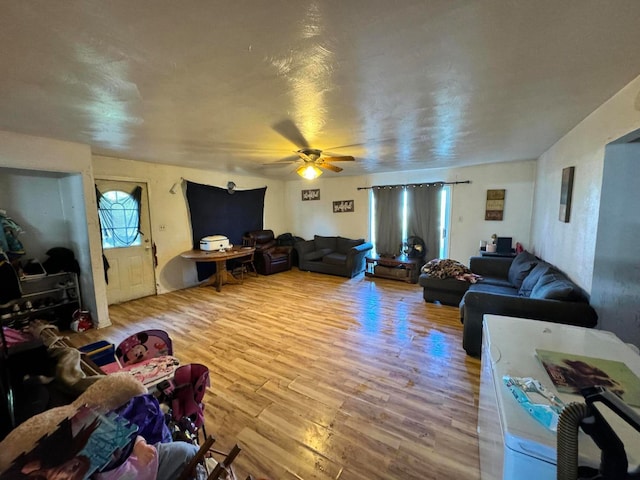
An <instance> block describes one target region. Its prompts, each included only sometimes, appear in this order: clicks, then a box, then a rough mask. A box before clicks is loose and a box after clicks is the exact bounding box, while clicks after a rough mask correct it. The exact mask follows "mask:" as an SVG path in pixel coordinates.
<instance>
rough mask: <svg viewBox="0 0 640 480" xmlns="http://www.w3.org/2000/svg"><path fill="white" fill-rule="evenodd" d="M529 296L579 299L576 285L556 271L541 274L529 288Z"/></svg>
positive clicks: (578, 290) (548, 298) (579, 294)
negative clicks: (530, 288) (531, 287)
mask: <svg viewBox="0 0 640 480" xmlns="http://www.w3.org/2000/svg"><path fill="white" fill-rule="evenodd" d="M531 298H544V299H547V300H580V298H581V293H580V289H579V288H578V286H577V285H576V284H575V283H573V282H572V281H571V280H569V279H568V278H567V277H565V276H564V275H563V274H562V273H560V272H558V271H550V272H547V273H545V274H544V275H542V276H541V277H540V278H539V279H538V282H537V283H536V285H535V286H534V287H533V290H531Z"/></svg>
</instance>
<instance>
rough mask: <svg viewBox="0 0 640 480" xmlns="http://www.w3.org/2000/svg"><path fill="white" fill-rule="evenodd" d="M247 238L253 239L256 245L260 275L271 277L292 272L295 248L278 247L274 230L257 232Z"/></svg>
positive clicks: (256, 260)
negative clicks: (275, 274) (293, 250)
mask: <svg viewBox="0 0 640 480" xmlns="http://www.w3.org/2000/svg"><path fill="white" fill-rule="evenodd" d="M245 237H246V238H250V239H253V240H254V241H255V243H256V252H255V264H256V269H257V270H258V273H260V274H262V275H271V274H272V273H278V272H284V271H285V270H291V250H292V249H293V248H292V247H288V246H278V244H277V243H276V239H275V236H274V234H273V230H255V231H253V232H248V233H247V234H245Z"/></svg>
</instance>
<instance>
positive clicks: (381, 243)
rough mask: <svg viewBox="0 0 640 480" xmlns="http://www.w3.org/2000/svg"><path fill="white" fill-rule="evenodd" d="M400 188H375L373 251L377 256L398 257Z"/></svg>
mask: <svg viewBox="0 0 640 480" xmlns="http://www.w3.org/2000/svg"><path fill="white" fill-rule="evenodd" d="M403 192H404V189H402V188H375V189H374V190H373V201H374V202H375V212H376V213H375V241H376V244H375V249H376V252H377V253H378V255H398V254H400V249H401V244H402V196H403Z"/></svg>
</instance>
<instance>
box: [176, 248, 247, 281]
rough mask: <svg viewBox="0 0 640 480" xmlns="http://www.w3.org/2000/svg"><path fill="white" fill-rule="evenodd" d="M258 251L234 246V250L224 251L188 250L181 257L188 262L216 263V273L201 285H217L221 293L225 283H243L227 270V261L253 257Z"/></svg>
mask: <svg viewBox="0 0 640 480" xmlns="http://www.w3.org/2000/svg"><path fill="white" fill-rule="evenodd" d="M255 251H256V249H255V248H254V247H241V246H233V247H232V248H228V249H225V250H224V251H222V250H187V251H186V252H182V253H181V254H180V256H181V257H182V258H186V259H187V260H193V261H194V262H215V263H216V273H215V274H214V275H211V276H210V277H209V278H208V279H206V280H205V281H204V282H202V283H201V284H200V285H201V286H203V287H205V286H208V285H215V287H216V290H217V291H218V292H219V291H220V290H222V285H224V284H225V283H241V282H240V280H238V279H237V278H235V277H234V276H233V275H232V274H231V272H229V271H228V270H227V260H232V259H234V258H242V257H248V256H249V255H252V254H253V253H254V252H255Z"/></svg>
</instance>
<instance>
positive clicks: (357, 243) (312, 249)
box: [294, 235, 373, 278]
mask: <svg viewBox="0 0 640 480" xmlns="http://www.w3.org/2000/svg"><path fill="white" fill-rule="evenodd" d="M294 247H295V249H296V251H297V252H298V268H299V269H300V270H305V271H309V272H319V273H328V274H330V275H340V276H342V277H348V278H352V277H355V276H356V275H358V274H359V273H362V272H363V271H364V268H365V260H364V258H365V256H366V255H367V252H369V251H370V250H371V249H372V248H373V245H372V244H371V243H369V242H365V241H364V239H363V238H358V239H350V238H344V237H339V236H338V237H323V236H320V235H315V236H314V237H313V240H305V241H302V242H297V243H296V244H295V246H294Z"/></svg>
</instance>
